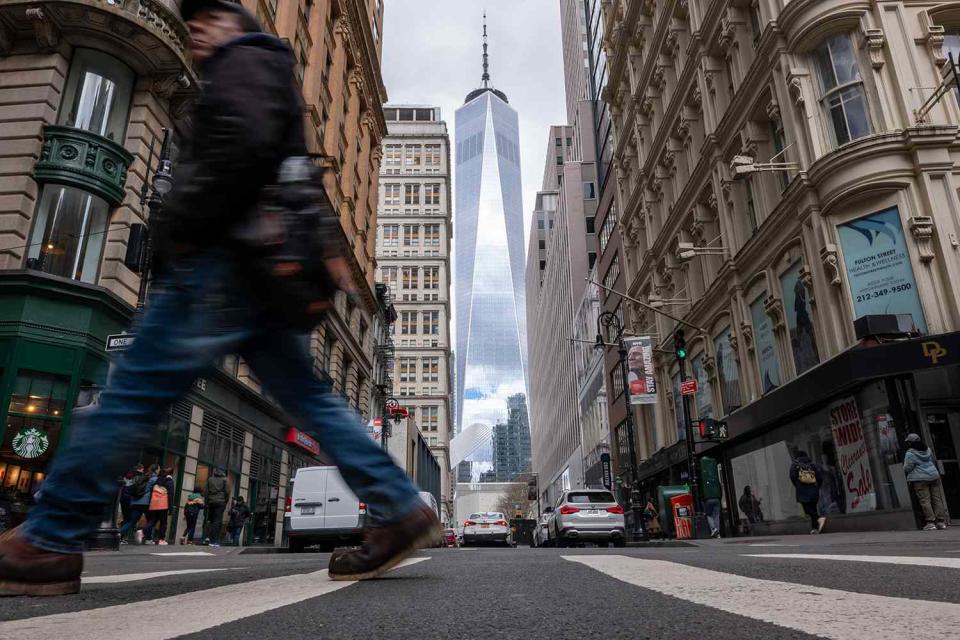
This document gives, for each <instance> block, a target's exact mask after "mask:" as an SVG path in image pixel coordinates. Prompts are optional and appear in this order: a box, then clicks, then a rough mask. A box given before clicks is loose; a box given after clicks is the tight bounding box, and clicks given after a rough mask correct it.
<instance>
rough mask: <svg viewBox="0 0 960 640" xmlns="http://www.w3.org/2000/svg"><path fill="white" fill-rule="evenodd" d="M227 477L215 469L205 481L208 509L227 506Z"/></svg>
mask: <svg viewBox="0 0 960 640" xmlns="http://www.w3.org/2000/svg"><path fill="white" fill-rule="evenodd" d="M228 497H229V495H228V494H227V476H226V474H225V473H223V472H222V471H220V470H219V469H217V470H216V471H214V472H213V475H212V476H211V477H210V478H209V479H208V480H207V495H206V503H207V506H208V507H212V506H218V505H225V504H227V498H228Z"/></svg>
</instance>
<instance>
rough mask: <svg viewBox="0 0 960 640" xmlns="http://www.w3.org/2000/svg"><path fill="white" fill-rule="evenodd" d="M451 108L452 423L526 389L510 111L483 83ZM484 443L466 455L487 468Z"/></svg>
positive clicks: (488, 415) (487, 412) (502, 417)
mask: <svg viewBox="0 0 960 640" xmlns="http://www.w3.org/2000/svg"><path fill="white" fill-rule="evenodd" d="M488 80H489V77H488V76H487V75H486V74H485V77H484V86H483V88H480V89H477V90H475V91H473V92H471V93H470V95H468V96H467V99H466V102H465V103H464V105H463V106H462V107H460V109H458V110H457V113H456V140H457V150H456V176H457V180H456V204H457V206H456V215H455V217H454V234H453V235H454V241H455V242H456V257H455V267H456V271H455V273H454V277H455V290H456V319H457V381H456V382H457V402H456V404H457V428H458V431H459V430H462V429H463V428H465V427H468V426H470V425H472V424H476V423H480V424H483V425H489V426H493V425H495V424H496V423H497V422H498V421H501V422H505V421H506V418H507V400H508V398H509V397H510V396H513V395H515V394H518V393H523V394H526V344H527V330H526V315H525V314H526V311H525V309H526V304H525V301H524V297H525V294H524V291H525V289H524V275H525V274H524V264H525V257H524V243H523V202H522V195H521V187H520V145H519V131H518V126H517V112H516V111H514V110H513V108H512V107H511V106H510V105H509V104H508V102H507V96H506V95H504V94H503V93H502V92H500V91H497V90H496V89H492V88H490V87H488V86H487V84H488ZM492 454H493V452H492V447H491V446H490V443H489V442H487V443H484V444H483V445H482V446H480V447H479V448H478V449H477V450H476V451H475V453H474V454H473V455H472V456H471V457H470V459H472V460H473V461H475V462H478V463H481V464H480V465H476V464H475V465H473V467H474V471H475V472H476V473H479V472H481V471H484V470H488V469H490V467H491V465H490V464H489V463H491V462H492Z"/></svg>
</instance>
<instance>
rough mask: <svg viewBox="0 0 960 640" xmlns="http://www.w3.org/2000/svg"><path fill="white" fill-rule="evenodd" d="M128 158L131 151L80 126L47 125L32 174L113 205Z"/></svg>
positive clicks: (124, 179)
mask: <svg viewBox="0 0 960 640" xmlns="http://www.w3.org/2000/svg"><path fill="white" fill-rule="evenodd" d="M132 160H133V155H132V154H131V153H130V152H129V151H127V150H126V149H124V148H123V147H122V146H120V145H119V144H117V143H116V142H113V141H112V140H107V139H106V138H104V137H102V136H98V135H97V134H95V133H90V132H89V131H84V130H83V129H74V128H73V127H60V126H53V125H48V126H46V127H44V129H43V147H42V149H41V151H40V159H39V160H37V163H36V165H34V178H35V179H36V181H37V182H55V183H57V184H64V185H68V186H71V187H76V188H78V189H82V190H84V191H88V192H90V193H93V194H95V195H97V196H100V197H101V198H103V199H104V200H106V201H107V202H108V203H110V205H111V206H116V205H118V204H120V202H122V201H123V191H124V186H125V185H126V183H127V169H128V168H129V167H130V162H131V161H132Z"/></svg>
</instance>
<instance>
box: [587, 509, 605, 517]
mask: <svg viewBox="0 0 960 640" xmlns="http://www.w3.org/2000/svg"><path fill="white" fill-rule="evenodd" d="M587 515H588V516H599V515H602V514H601V513H600V510H599V509H587Z"/></svg>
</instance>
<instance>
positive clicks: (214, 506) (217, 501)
mask: <svg viewBox="0 0 960 640" xmlns="http://www.w3.org/2000/svg"><path fill="white" fill-rule="evenodd" d="M206 493H207V497H206V503H207V522H206V528H207V531H206V533H205V535H204V536H203V541H204V543H206V544H208V545H210V546H211V547H219V546H220V536H221V535H222V531H223V512H224V511H226V509H227V501H228V500H229V499H230V490H229V489H228V488H227V472H226V471H224V470H223V468H222V467H217V468H216V469H215V470H214V472H213V475H212V476H210V477H209V478H208V479H207V492H206Z"/></svg>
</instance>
